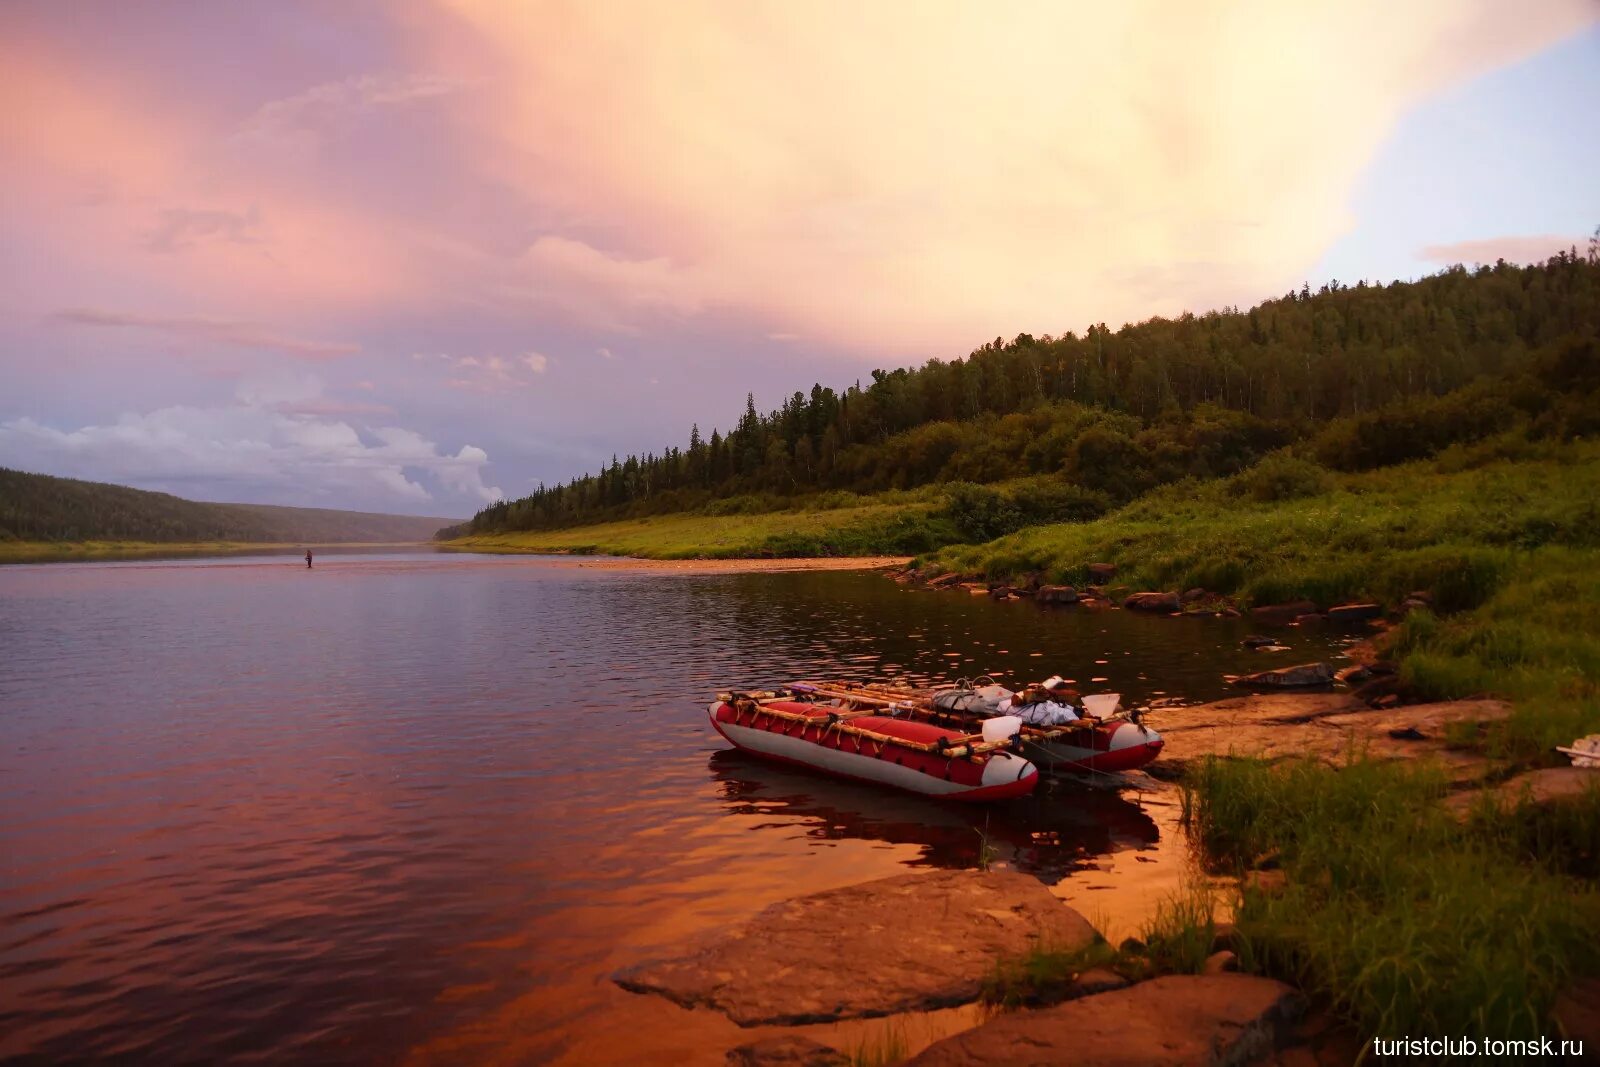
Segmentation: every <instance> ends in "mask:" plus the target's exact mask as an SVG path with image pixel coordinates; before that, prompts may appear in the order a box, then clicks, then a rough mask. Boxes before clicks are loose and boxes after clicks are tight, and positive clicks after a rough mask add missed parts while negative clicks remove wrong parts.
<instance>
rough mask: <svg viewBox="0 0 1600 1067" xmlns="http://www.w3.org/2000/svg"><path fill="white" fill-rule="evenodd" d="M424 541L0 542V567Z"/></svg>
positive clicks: (396, 545) (337, 549)
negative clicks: (12, 564) (5, 565)
mask: <svg viewBox="0 0 1600 1067" xmlns="http://www.w3.org/2000/svg"><path fill="white" fill-rule="evenodd" d="M429 544H430V542H425V541H298V542H296V541H271V542H268V541H0V563H65V562H71V561H74V560H79V561H81V560H118V559H185V558H192V557H199V556H237V555H248V554H250V553H252V552H272V553H282V552H304V551H305V550H306V549H308V548H309V549H310V550H311V551H312V552H341V551H345V550H348V549H353V548H361V549H366V548H386V549H404V548H421V547H424V546H425V545H429Z"/></svg>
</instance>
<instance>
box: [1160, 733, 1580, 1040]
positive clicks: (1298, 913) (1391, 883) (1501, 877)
mask: <svg viewBox="0 0 1600 1067" xmlns="http://www.w3.org/2000/svg"><path fill="white" fill-rule="evenodd" d="M1188 788H1189V789H1191V790H1192V794H1191V813H1192V826H1193V828H1194V830H1195V834H1196V838H1197V840H1198V843H1199V845H1200V847H1201V848H1202V850H1203V851H1204V853H1205V855H1206V857H1207V858H1208V859H1209V860H1210V861H1211V863H1212V864H1213V865H1215V866H1216V867H1217V868H1219V869H1220V870H1222V871H1226V872H1229V873H1235V874H1243V873H1245V872H1246V871H1247V870H1248V869H1249V868H1250V867H1251V866H1252V865H1253V864H1254V863H1256V862H1258V861H1259V860H1260V859H1261V858H1262V857H1265V856H1270V857H1272V858H1271V861H1270V862H1271V863H1272V864H1273V865H1274V866H1275V867H1278V868H1280V869H1281V873H1282V876H1283V877H1282V880H1281V885H1276V886H1273V885H1272V883H1271V882H1258V883H1254V885H1255V886H1257V887H1252V885H1253V883H1251V882H1250V881H1248V880H1247V881H1246V882H1245V885H1246V888H1245V889H1244V890H1243V891H1242V892H1241V897H1240V900H1239V904H1238V907H1237V909H1236V911H1235V926H1236V931H1237V933H1236V945H1237V949H1238V952H1239V956H1240V961H1241V964H1242V965H1243V967H1244V968H1245V969H1246V970H1251V971H1255V972H1258V973H1262V974H1267V975H1271V976H1273V977H1277V978H1280V979H1283V980H1285V981H1288V982H1291V983H1293V984H1295V985H1297V986H1299V987H1300V988H1301V989H1303V990H1305V991H1307V992H1308V993H1310V994H1311V995H1312V996H1313V997H1315V998H1316V999H1318V1000H1320V1001H1321V1002H1323V1003H1325V1004H1327V1005H1329V1006H1330V1007H1332V1008H1333V1009H1334V1010H1335V1011H1337V1012H1338V1013H1339V1014H1340V1015H1342V1016H1343V1017H1344V1018H1346V1019H1347V1020H1349V1021H1350V1022H1351V1023H1352V1024H1353V1025H1355V1026H1356V1027H1358V1028H1359V1030H1360V1031H1361V1033H1362V1034H1363V1035H1364V1036H1387V1035H1395V1034H1457V1033H1472V1034H1476V1035H1481V1036H1487V1037H1496V1038H1510V1037H1538V1036H1541V1035H1545V1034H1551V1033H1553V1032H1554V1030H1553V1029H1552V1027H1551V1025H1550V1020H1549V1013H1550V1009H1551V1007H1552V1006H1553V1004H1554V1002H1555V999H1556V997H1557V996H1558V995H1559V994H1560V993H1561V992H1562V991H1563V990H1564V989H1565V988H1567V986H1568V985H1569V984H1570V982H1571V981H1572V980H1573V979H1574V978H1575V977H1577V976H1580V975H1592V974H1596V973H1600V960H1597V958H1596V956H1595V954H1594V952H1593V951H1592V946H1593V944H1594V942H1595V937H1596V935H1597V934H1600V892H1596V889H1595V885H1594V882H1593V880H1592V879H1586V878H1583V877H1580V876H1581V875H1584V874H1586V873H1589V872H1588V871H1587V869H1586V868H1585V867H1584V865H1585V864H1592V862H1593V852H1592V848H1593V844H1594V841H1593V834H1594V832H1595V828H1596V827H1597V826H1600V790H1597V791H1595V792H1594V793H1592V794H1591V796H1590V797H1589V799H1588V800H1587V801H1581V800H1580V801H1574V802H1572V804H1571V805H1570V806H1566V807H1563V808H1561V809H1558V810H1556V811H1551V810H1541V809H1538V808H1535V807H1533V806H1532V805H1526V806H1523V807H1521V808H1514V809H1508V810H1499V809H1495V808H1493V807H1491V806H1489V805H1488V804H1487V803H1485V804H1484V805H1483V806H1482V807H1481V808H1480V810H1478V811H1477V812H1476V813H1475V815H1474V816H1473V817H1472V818H1471V819H1469V820H1468V822H1467V823H1466V825H1464V826H1463V825H1461V824H1460V823H1458V822H1457V821H1456V820H1455V819H1452V818H1451V817H1450V816H1449V815H1448V814H1447V813H1446V811H1445V809H1444V807H1443V806H1442V804H1441V803H1440V800H1441V797H1442V796H1443V794H1444V792H1445V780H1444V778H1443V777H1442V776H1440V775H1437V774H1435V773H1433V772H1432V771H1431V770H1430V769H1429V768H1426V767H1423V768H1405V767H1396V766H1394V765H1379V764H1375V763H1357V764H1354V765H1352V766H1349V767H1346V768H1343V769H1341V770H1337V771H1335V770H1330V769H1328V768H1327V767H1324V766H1321V765H1318V764H1315V763H1306V764H1294V765H1289V766H1280V767H1268V766H1265V765H1262V764H1259V763H1254V762H1248V761H1228V760H1213V761H1211V762H1209V763H1207V764H1205V765H1203V766H1202V768H1201V769H1200V771H1199V772H1198V773H1197V775H1196V776H1195V777H1194V778H1193V780H1192V781H1191V782H1190V783H1189V785H1188ZM1557 822H1559V823H1560V826H1559V827H1558V826H1556V823H1557ZM1551 830H1556V831H1557V832H1555V833H1551V832H1550V831H1551ZM1574 831H1577V832H1581V833H1584V834H1587V835H1589V840H1588V841H1587V842H1586V844H1587V845H1588V849H1589V850H1588V851H1585V850H1584V849H1578V850H1573V849H1572V848H1571V847H1570V846H1571V845H1572V844H1573V843H1574V842H1573V841H1572V840H1571V836H1570V835H1571V834H1572V833H1573V832H1574ZM1274 873H1276V872H1274Z"/></svg>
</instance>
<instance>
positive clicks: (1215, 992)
mask: <svg viewBox="0 0 1600 1067" xmlns="http://www.w3.org/2000/svg"><path fill="white" fill-rule="evenodd" d="M1300 1010H1301V998H1300V996H1299V995H1298V994H1297V993H1295V991H1294V990H1293V989H1291V988H1290V987H1288V986H1286V985H1284V984H1283V983H1282V982H1275V981H1273V980H1272V979H1270V978H1257V977H1255V976H1253V975H1245V974H1212V975H1169V976H1167V977H1165V978H1156V979H1153V980H1151V981H1149V982H1140V983H1139V984H1138V985H1132V986H1129V987H1128V988H1126V989H1119V990H1115V991H1113V992H1110V993H1101V994H1099V995H1098V996H1092V997H1083V998H1082V999H1079V1000H1069V1001H1067V1002H1066V1003H1064V1004H1057V1005H1055V1006H1053V1007H1049V1008H1041V1009H1039V1010H1037V1011H1018V1012H1009V1013H1007V1014H1004V1015H1000V1016H997V1017H995V1018H994V1019H991V1020H990V1021H988V1022H986V1023H984V1024H983V1025H982V1026H978V1027H975V1028H974V1029H971V1030H965V1031H963V1032H961V1033H959V1034H954V1035H952V1036H950V1037H947V1038H945V1039H944V1040H943V1041H939V1042H936V1043H934V1044H933V1045H930V1046H929V1047H928V1048H927V1049H925V1050H923V1051H922V1052H921V1053H920V1054H919V1055H917V1056H914V1057H912V1058H911V1059H910V1060H908V1061H907V1063H908V1064H915V1065H917V1067H979V1065H984V1064H1047V1063H1093V1064H1103V1065H1108V1067H1117V1065H1122V1064H1129V1065H1133V1064H1138V1065H1141V1067H1143V1065H1152V1067H1153V1065H1166V1064H1202V1063H1203V1064H1242V1063H1248V1062H1250V1061H1252V1060H1256V1059H1259V1058H1261V1057H1264V1056H1266V1055H1268V1054H1269V1053H1271V1052H1272V1050H1273V1049H1274V1048H1276V1047H1277V1044H1278V1041H1279V1038H1280V1037H1281V1036H1282V1035H1283V1034H1285V1033H1287V1031H1288V1029H1289V1027H1290V1025H1291V1024H1292V1023H1293V1022H1294V1020H1295V1019H1296V1018H1297V1017H1298V1016H1299V1014H1300Z"/></svg>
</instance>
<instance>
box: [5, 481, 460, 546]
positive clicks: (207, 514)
mask: <svg viewBox="0 0 1600 1067" xmlns="http://www.w3.org/2000/svg"><path fill="white" fill-rule="evenodd" d="M452 521H454V520H451V519H435V518H419V517H417V516H414V515H378V514H371V513H367V512H361V511H334V510H330V509H327V508H286V507H274V506H272V505H269V504H205V503H200V502H198V501H194V500H185V499H183V498H182V497H176V496H169V495H168V494H166V493H149V492H145V491H144V490H142V489H129V488H127V487H126V486H121V485H107V484H105V483H103V482H81V481H77V480H75V479H72V478H52V477H50V476H49V475H44V474H28V473H25V472H23V471H14V470H7V469H6V468H4V467H0V541H4V540H22V541H167V542H177V541H189V542H194V541H242V542H246V543H255V544H266V543H282V542H290V543H295V544H301V543H313V544H333V543H341V542H344V543H349V542H361V541H368V542H372V541H390V542H397V541H426V540H428V539H429V538H431V537H432V536H433V535H434V533H435V532H436V531H437V530H438V529H439V528H440V527H442V526H446V525H448V524H449V523H451V522H452Z"/></svg>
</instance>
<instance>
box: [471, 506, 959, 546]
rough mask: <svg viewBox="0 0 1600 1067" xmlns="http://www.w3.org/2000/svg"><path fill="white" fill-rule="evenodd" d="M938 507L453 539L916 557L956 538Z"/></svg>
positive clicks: (655, 520) (660, 518) (662, 519)
mask: <svg viewBox="0 0 1600 1067" xmlns="http://www.w3.org/2000/svg"><path fill="white" fill-rule="evenodd" d="M930 510H931V505H930V504H928V503H925V502H920V501H915V500H913V501H908V502H885V503H869V504H864V505H860V506H855V507H841V508H830V509H826V510H810V509H793V510H785V511H766V512H760V513H756V514H723V515H707V514H677V515H654V516H646V517H643V518H637V519H624V520H621V521H618V522H607V523H599V524H597V525H593V526H574V527H569V528H567V529H561V530H526V531H518V532H515V533H504V534H480V535H476V536H469V537H459V538H454V539H452V540H449V541H444V542H441V544H443V545H445V546H447V547H451V548H468V549H472V550H473V551H477V552H572V553H580V554H592V555H604V556H638V557H641V558H644V559H732V558H740V557H757V558H759V557H778V556H784V557H787V556H870V555H880V554H882V555H910V554H912V553H915V552H924V551H927V550H928V549H929V548H931V547H933V546H934V545H937V544H943V543H947V542H948V541H949V540H951V539H952V538H953V537H954V534H953V533H947V535H946V536H944V537H943V538H940V537H938V536H937V535H936V533H935V532H934V531H932V530H930V522H931V521H932V520H930V517H929V513H930Z"/></svg>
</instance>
